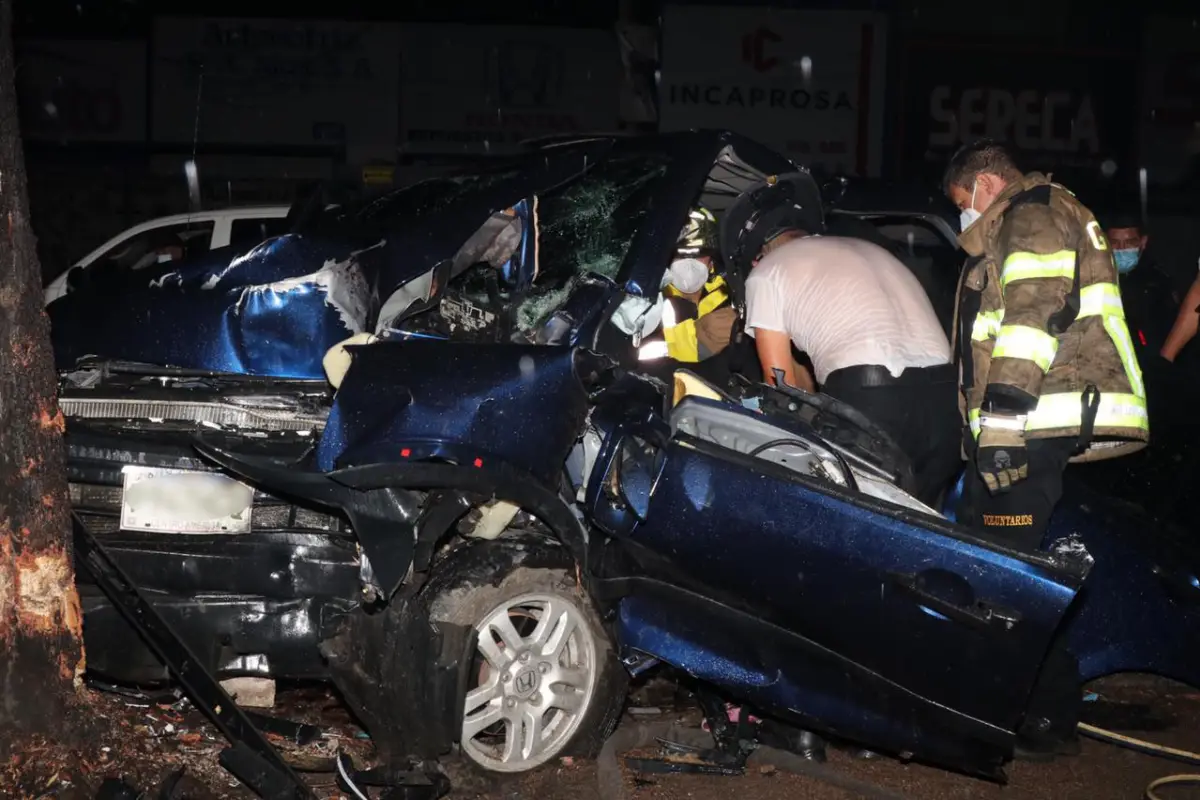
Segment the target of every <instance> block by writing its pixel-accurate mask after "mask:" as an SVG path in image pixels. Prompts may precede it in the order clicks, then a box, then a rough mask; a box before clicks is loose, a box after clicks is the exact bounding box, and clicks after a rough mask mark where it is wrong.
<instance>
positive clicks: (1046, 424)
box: [1025, 392, 1150, 431]
mask: <svg viewBox="0 0 1200 800" xmlns="http://www.w3.org/2000/svg"><path fill="white" fill-rule="evenodd" d="M1081 425H1083V394H1082V393H1081V392H1062V393H1056V394H1044V395H1042V396H1041V397H1040V398H1039V399H1038V404H1037V408H1035V409H1034V410H1033V411H1032V412H1030V414H1029V420H1028V421H1027V422H1026V423H1025V430H1027V431H1037V430H1049V429H1051V428H1078V427H1080V426H1081ZM1095 425H1096V427H1097V428H1140V429H1142V430H1149V429H1150V415H1149V414H1147V413H1146V399H1145V398H1144V397H1139V396H1137V395H1133V394H1116V393H1111V392H1110V393H1107V394H1106V393H1104V392H1101V393H1100V406H1099V408H1097V409H1096V422H1095Z"/></svg>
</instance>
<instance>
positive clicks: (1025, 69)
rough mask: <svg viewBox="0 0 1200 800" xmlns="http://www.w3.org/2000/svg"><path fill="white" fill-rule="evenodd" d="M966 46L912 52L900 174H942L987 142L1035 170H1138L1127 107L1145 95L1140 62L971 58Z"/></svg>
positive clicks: (977, 51)
mask: <svg viewBox="0 0 1200 800" xmlns="http://www.w3.org/2000/svg"><path fill="white" fill-rule="evenodd" d="M964 46H965V45H964V44H962V43H959V42H954V43H914V44H912V45H910V46H909V48H908V49H907V50H906V52H905V62H906V67H907V70H906V75H907V80H906V82H905V83H904V84H902V85H900V86H898V87H897V91H898V93H899V101H900V102H901V104H902V112H901V115H900V123H899V130H898V133H899V136H898V137H897V141H898V149H897V153H896V156H897V158H898V162H899V167H900V171H901V173H903V174H908V175H914V174H925V175H933V174H937V173H938V172H940V170H941V169H942V167H944V165H945V162H946V160H947V159H948V158H949V157H950V155H951V154H952V153H953V152H954V151H955V150H956V149H957V148H958V147H960V146H961V145H964V144H968V143H970V142H974V141H977V140H979V139H982V138H990V139H997V140H999V141H1003V142H1005V143H1007V144H1008V145H1009V146H1010V147H1011V148H1012V149H1013V151H1014V154H1015V155H1016V156H1017V157H1018V159H1019V160H1020V161H1021V162H1022V166H1024V167H1026V168H1028V169H1040V170H1052V171H1054V172H1056V173H1058V174H1062V173H1063V172H1064V171H1065V172H1067V173H1070V172H1077V171H1084V172H1088V173H1093V174H1095V175H1099V174H1100V171H1101V168H1102V166H1103V165H1104V164H1105V162H1108V161H1111V162H1112V163H1113V164H1115V165H1116V166H1117V167H1118V168H1120V167H1121V166H1122V165H1128V166H1129V168H1132V164H1133V162H1132V159H1133V155H1134V149H1133V145H1134V126H1135V124H1136V113H1137V112H1136V109H1135V108H1127V107H1125V106H1124V103H1125V99H1124V98H1128V97H1133V96H1135V90H1136V70H1135V69H1134V64H1135V62H1134V60H1133V57H1132V56H1126V55H1123V54H1119V53H1118V54H1090V55H1086V56H1083V55H1080V54H1075V53H1058V52H1055V51H1052V50H1051V51H1040V50H1039V51H1037V52H1036V53H1029V54H1023V53H1022V52H1020V49H1019V48H1017V46H1016V45H1013V46H1011V47H992V48H989V47H985V46H981V47H974V46H972V49H970V51H969V53H970V58H963V57H962V56H963V54H964V50H963V47H964ZM949 64H955V65H958V67H957V68H956V69H953V70H950V69H947V65H949Z"/></svg>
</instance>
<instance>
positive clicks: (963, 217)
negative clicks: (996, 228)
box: [958, 178, 983, 231]
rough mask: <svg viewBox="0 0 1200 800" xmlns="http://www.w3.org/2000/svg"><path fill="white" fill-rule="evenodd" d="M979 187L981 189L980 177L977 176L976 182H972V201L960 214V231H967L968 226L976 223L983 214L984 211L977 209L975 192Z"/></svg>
mask: <svg viewBox="0 0 1200 800" xmlns="http://www.w3.org/2000/svg"><path fill="white" fill-rule="evenodd" d="M978 189H979V179H978V178H976V179H975V182H974V183H973V184H971V202H970V204H969V205H968V206H967V207H966V208H964V209H963V210H962V213H961V214H959V215H958V229H959V230H960V231H965V230H966V229H967V228H969V227H971V226H972V225H974V224H975V222H976V221H977V220H978V219H979V218H980V217H982V216H983V212H982V211H976V210H975V192H976V190H978Z"/></svg>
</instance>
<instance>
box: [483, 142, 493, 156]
mask: <svg viewBox="0 0 1200 800" xmlns="http://www.w3.org/2000/svg"><path fill="white" fill-rule="evenodd" d="M483 152H485V153H490V152H492V142H491V140H489V139H484V140H483Z"/></svg>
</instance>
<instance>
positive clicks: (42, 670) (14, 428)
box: [0, 0, 84, 735]
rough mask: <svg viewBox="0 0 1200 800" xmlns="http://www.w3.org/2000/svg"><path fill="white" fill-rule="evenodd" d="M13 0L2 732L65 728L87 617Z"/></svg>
mask: <svg viewBox="0 0 1200 800" xmlns="http://www.w3.org/2000/svg"><path fill="white" fill-rule="evenodd" d="M12 5H13V0H0V681H2V683H0V729H5V730H8V731H23V732H31V733H33V732H37V733H46V734H49V735H57V734H62V733H64V732H65V731H64V730H63V728H64V727H65V712H66V711H68V710H69V708H70V707H71V705H72V704H73V702H72V701H73V700H74V699H76V698H77V697H78V696H79V688H80V686H81V676H82V675H83V667H84V660H83V624H82V615H81V612H80V607H79V595H78V593H77V592H76V591H75V574H74V564H73V560H72V548H71V537H70V524H71V523H70V507H69V505H68V502H69V498H68V494H67V477H66V460H65V455H64V450H63V441H62V433H63V428H64V420H63V415H62V413H61V412H60V411H59V409H58V401H57V396H56V395H57V388H58V381H57V376H56V374H55V370H54V354H53V351H52V349H51V346H50V324H49V320H48V319H47V317H46V314H45V312H44V310H43V303H42V281H41V277H42V276H41V268H40V267H39V266H38V259H37V252H36V250H35V241H34V236H33V230H32V228H31V227H30V224H29V201H28V197H27V195H26V188H25V158H24V153H23V150H22V146H21V131H20V125H19V122H18V118H17V94H16V87H15V83H14V79H15V70H14V64H13V42H12Z"/></svg>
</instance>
